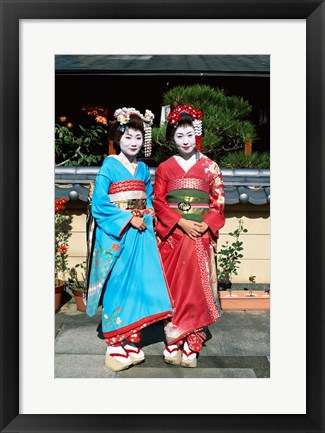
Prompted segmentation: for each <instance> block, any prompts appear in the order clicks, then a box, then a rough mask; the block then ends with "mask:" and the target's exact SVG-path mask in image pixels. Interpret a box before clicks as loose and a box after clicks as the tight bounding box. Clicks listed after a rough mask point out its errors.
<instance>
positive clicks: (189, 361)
mask: <svg viewBox="0 0 325 433" xmlns="http://www.w3.org/2000/svg"><path fill="white" fill-rule="evenodd" d="M196 355H197V353H196V352H193V351H192V350H191V349H190V348H189V347H188V344H187V342H186V343H185V344H184V347H183V351H182V361H181V366H182V367H192V368H194V367H196V365H197V357H196Z"/></svg>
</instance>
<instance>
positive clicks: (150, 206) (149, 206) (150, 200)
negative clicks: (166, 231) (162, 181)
mask: <svg viewBox="0 0 325 433" xmlns="http://www.w3.org/2000/svg"><path fill="white" fill-rule="evenodd" d="M145 185H146V198H147V206H146V207H147V209H153V197H152V196H153V188H152V185H151V180H150V171H149V168H148V167H146V173H145Z"/></svg>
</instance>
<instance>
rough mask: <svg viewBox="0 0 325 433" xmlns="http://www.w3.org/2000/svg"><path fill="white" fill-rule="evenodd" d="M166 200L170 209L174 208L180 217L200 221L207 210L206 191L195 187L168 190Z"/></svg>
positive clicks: (208, 198) (207, 199)
mask: <svg viewBox="0 0 325 433" xmlns="http://www.w3.org/2000/svg"><path fill="white" fill-rule="evenodd" d="M166 200H167V202H168V204H169V207H170V208H171V209H175V210H176V211H177V212H178V213H179V214H180V215H181V216H182V218H185V219H187V220H192V221H197V222H202V221H203V217H204V215H205V214H206V213H207V212H208V211H209V202H210V197H209V194H208V193H207V192H204V191H200V190H196V189H175V190H173V191H169V192H168V193H167V195H166Z"/></svg>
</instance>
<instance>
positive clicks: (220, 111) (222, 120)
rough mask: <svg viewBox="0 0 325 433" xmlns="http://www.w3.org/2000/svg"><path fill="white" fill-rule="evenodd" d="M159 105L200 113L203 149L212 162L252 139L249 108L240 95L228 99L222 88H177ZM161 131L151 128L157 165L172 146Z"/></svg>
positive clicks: (253, 134)
mask: <svg viewBox="0 0 325 433" xmlns="http://www.w3.org/2000/svg"><path fill="white" fill-rule="evenodd" d="M163 104H164V105H170V106H171V108H173V107H175V106H177V105H185V104H191V105H192V106H193V107H194V108H196V109H198V110H201V111H202V112H203V121H202V123H203V129H204V136H203V149H204V153H205V154H206V155H207V156H209V157H210V158H211V159H213V160H218V159H220V157H222V156H223V155H225V154H227V153H228V152H230V151H234V150H238V149H241V148H243V146H244V143H245V141H248V140H254V139H255V138H256V133H255V128H254V125H253V124H252V123H251V122H250V121H249V120H247V117H248V115H249V114H250V112H251V111H252V107H251V105H250V104H249V102H248V101H245V100H244V99H243V98H242V97H240V96H228V95H227V94H226V91H225V90H224V89H218V88H213V87H211V86H208V85H201V84H195V85H193V86H177V87H174V88H173V89H171V90H169V91H168V92H166V93H165V94H164V96H163ZM165 132H166V124H164V125H162V126H161V127H160V128H153V156H154V158H155V161H156V162H157V163H160V162H162V161H164V160H166V159H167V158H168V157H169V156H171V155H173V154H174V153H175V146H174V145H173V144H172V143H167V141H166V138H165Z"/></svg>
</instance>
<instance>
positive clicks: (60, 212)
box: [54, 198, 69, 311]
mask: <svg viewBox="0 0 325 433" xmlns="http://www.w3.org/2000/svg"><path fill="white" fill-rule="evenodd" d="M66 204H67V200H66V199H64V198H63V199H60V200H56V201H55V272H54V287H55V311H58V310H59V309H60V307H61V301H62V293H63V289H64V284H65V281H64V279H65V274H66V272H67V270H68V240H69V232H68V231H67V230H66V225H67V223H68V219H69V217H68V216H67V215H65V214H64V211H65V209H66Z"/></svg>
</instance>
